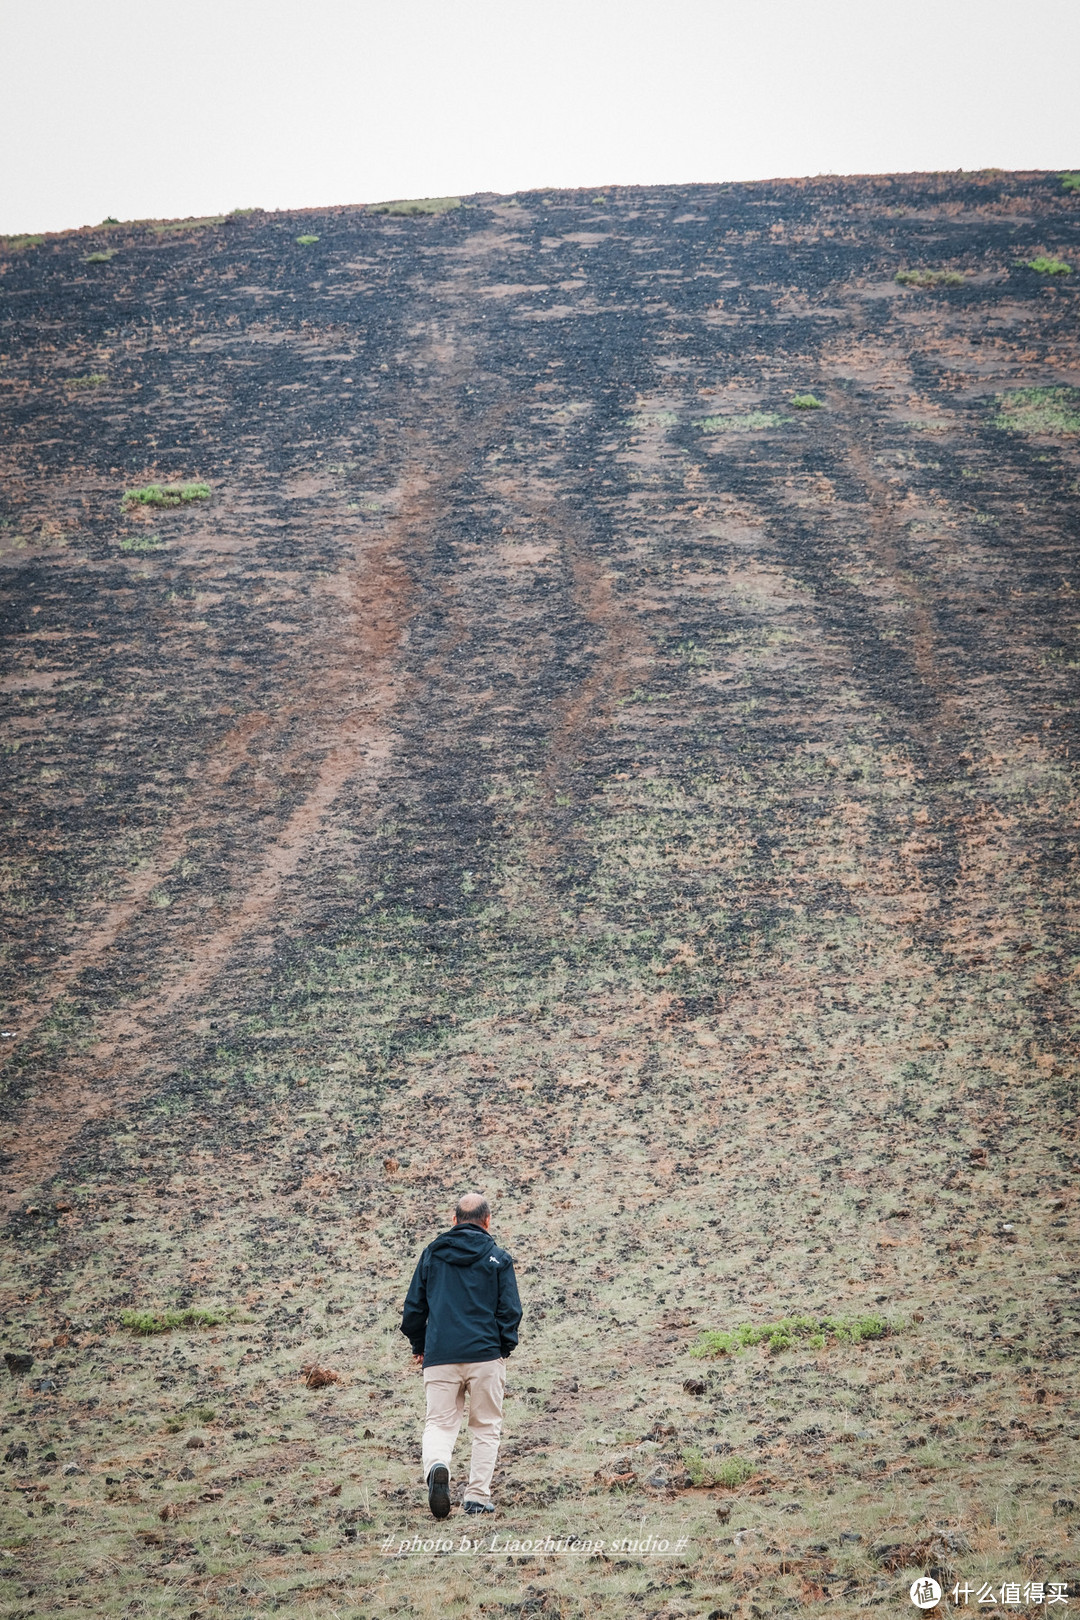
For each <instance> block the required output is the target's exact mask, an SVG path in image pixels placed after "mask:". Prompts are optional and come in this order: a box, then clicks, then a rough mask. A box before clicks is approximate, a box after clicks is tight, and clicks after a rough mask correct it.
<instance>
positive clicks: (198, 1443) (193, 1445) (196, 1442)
mask: <svg viewBox="0 0 1080 1620" xmlns="http://www.w3.org/2000/svg"><path fill="white" fill-rule="evenodd" d="M205 1445H206V1441H205V1440H204V1439H203V1437H202V1435H201V1434H193V1435H190V1436H189V1438H188V1439H187V1440H185V1441H184V1450H185V1451H202V1449H203V1447H204V1446H205Z"/></svg>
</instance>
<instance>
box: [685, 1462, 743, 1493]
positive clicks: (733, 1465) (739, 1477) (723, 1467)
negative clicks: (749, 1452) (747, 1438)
mask: <svg viewBox="0 0 1080 1620" xmlns="http://www.w3.org/2000/svg"><path fill="white" fill-rule="evenodd" d="M687 1472H689V1470H687ZM756 1472H757V1470H756V1469H755V1467H754V1465H753V1463H749V1462H747V1460H746V1458H745V1457H725V1458H724V1460H723V1462H722V1463H719V1464H718V1465H717V1467H715V1468H714V1469H713V1470H712V1477H713V1480H714V1481H715V1483H716V1484H717V1485H726V1486H727V1488H728V1490H729V1491H734V1490H737V1489H738V1488H739V1486H740V1485H745V1484H746V1482H747V1480H748V1479H750V1478H751V1477H752V1476H753V1475H754V1474H755V1473H756ZM691 1477H693V1476H691Z"/></svg>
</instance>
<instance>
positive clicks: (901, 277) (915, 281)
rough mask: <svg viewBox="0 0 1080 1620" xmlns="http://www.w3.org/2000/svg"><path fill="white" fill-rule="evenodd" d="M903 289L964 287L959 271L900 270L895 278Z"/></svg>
mask: <svg viewBox="0 0 1080 1620" xmlns="http://www.w3.org/2000/svg"><path fill="white" fill-rule="evenodd" d="M894 279H895V280H896V281H898V282H899V283H900V285H901V287H962V286H963V285H964V277H963V276H962V275H961V274H960V272H959V270H898V271H897V272H896V276H895V278H894Z"/></svg>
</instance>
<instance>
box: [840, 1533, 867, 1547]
mask: <svg viewBox="0 0 1080 1620" xmlns="http://www.w3.org/2000/svg"><path fill="white" fill-rule="evenodd" d="M861 1540H862V1536H860V1535H859V1534H858V1532H857V1531H855V1530H841V1532H840V1545H841V1547H854V1546H856V1545H857V1544H858V1543H859V1542H860V1541H861Z"/></svg>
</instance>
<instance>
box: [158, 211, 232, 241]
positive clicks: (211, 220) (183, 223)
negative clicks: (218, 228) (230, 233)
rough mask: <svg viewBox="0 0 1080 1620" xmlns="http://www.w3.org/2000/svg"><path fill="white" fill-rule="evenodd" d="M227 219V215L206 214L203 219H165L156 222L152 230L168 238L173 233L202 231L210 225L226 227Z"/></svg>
mask: <svg viewBox="0 0 1080 1620" xmlns="http://www.w3.org/2000/svg"><path fill="white" fill-rule="evenodd" d="M227 217H228V216H227V215H225V214H206V215H204V216H203V218H202V219H163V220H157V221H155V222H154V224H152V225H151V226H150V229H151V230H152V231H153V232H154V233H155V235H157V236H168V235H170V234H171V233H172V232H173V231H202V230H205V229H206V227H207V226H208V225H224V223H225V220H226V218H227Z"/></svg>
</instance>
